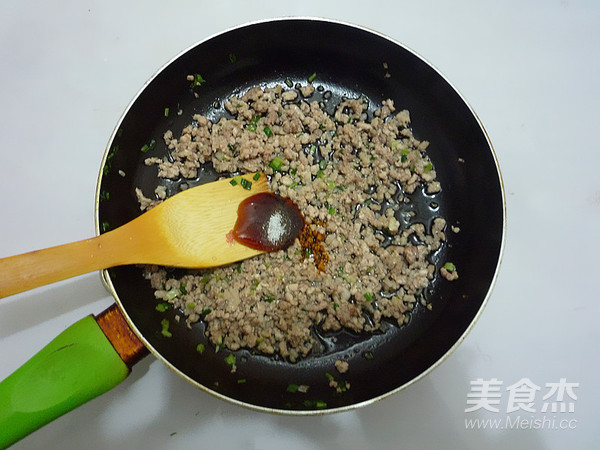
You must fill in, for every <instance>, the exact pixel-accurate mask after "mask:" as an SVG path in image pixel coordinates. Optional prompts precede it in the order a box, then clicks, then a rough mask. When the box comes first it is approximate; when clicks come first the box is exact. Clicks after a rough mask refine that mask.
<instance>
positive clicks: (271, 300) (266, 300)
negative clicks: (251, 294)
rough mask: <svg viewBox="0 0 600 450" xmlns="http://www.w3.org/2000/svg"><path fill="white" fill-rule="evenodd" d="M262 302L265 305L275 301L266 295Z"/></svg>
mask: <svg viewBox="0 0 600 450" xmlns="http://www.w3.org/2000/svg"><path fill="white" fill-rule="evenodd" d="M263 301H265V302H267V303H273V302H274V301H275V297H273V296H272V295H267V296H266V297H263Z"/></svg>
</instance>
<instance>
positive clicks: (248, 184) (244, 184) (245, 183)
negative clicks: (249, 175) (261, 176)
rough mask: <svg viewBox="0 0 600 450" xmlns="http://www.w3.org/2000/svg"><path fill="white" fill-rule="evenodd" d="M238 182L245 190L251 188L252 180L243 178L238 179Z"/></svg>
mask: <svg viewBox="0 0 600 450" xmlns="http://www.w3.org/2000/svg"><path fill="white" fill-rule="evenodd" d="M240 184H241V185H242V187H243V188H244V189H246V190H247V191H249V190H250V189H252V181H248V180H246V179H245V178H242V179H240Z"/></svg>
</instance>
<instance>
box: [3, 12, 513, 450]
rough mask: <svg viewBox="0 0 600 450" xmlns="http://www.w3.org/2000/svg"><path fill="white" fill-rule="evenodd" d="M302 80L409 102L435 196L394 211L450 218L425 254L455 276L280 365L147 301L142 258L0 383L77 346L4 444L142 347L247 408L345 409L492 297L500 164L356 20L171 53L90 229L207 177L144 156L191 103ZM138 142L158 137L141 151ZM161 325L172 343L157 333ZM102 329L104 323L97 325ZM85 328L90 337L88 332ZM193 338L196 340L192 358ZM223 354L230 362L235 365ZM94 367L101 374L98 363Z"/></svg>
mask: <svg viewBox="0 0 600 450" xmlns="http://www.w3.org/2000/svg"><path fill="white" fill-rule="evenodd" d="M190 74H200V75H201V77H202V82H201V83H192V84H191V83H190V81H188V80H187V76H188V75H190ZM308 78H311V81H312V83H313V84H314V85H315V87H316V88H317V90H316V92H315V97H314V98H315V99H317V100H319V99H321V100H322V101H323V102H324V103H327V105H334V104H335V103H337V101H339V100H341V99H342V98H346V97H354V98H357V97H359V96H363V97H364V98H366V99H367V100H368V103H369V111H368V112H369V114H372V113H373V111H374V110H375V109H376V108H377V107H378V106H380V105H381V102H382V101H383V100H385V99H387V98H391V99H393V100H394V102H395V105H396V107H397V108H398V109H408V110H409V111H410V114H411V119H412V128H413V131H414V134H415V135H416V137H417V138H418V139H422V140H423V139H425V140H428V141H430V146H429V148H428V154H429V156H430V158H431V160H432V162H433V164H434V166H435V168H436V171H437V174H438V180H439V181H440V182H441V184H442V191H441V192H440V193H437V194H433V195H429V194H427V193H425V192H423V191H417V192H416V193H415V194H413V195H412V196H411V200H412V202H411V204H410V207H409V208H410V209H411V210H412V212H411V213H410V214H408V215H402V217H399V218H400V219H401V222H402V223H403V224H405V225H408V224H409V223H412V222H420V223H424V224H425V225H426V226H430V225H431V222H432V220H433V218H434V217H437V216H442V217H445V218H446V219H447V222H448V224H449V225H453V226H457V227H459V228H460V231H459V232H458V233H454V232H450V231H449V230H448V232H447V244H446V245H445V246H444V247H443V248H442V250H440V251H439V252H437V253H436V254H434V255H431V262H432V263H433V264H435V265H436V273H438V274H439V268H440V267H441V265H443V264H444V262H445V261H452V262H453V263H454V264H455V265H456V267H457V268H458V270H459V274H460V277H459V278H458V279H457V280H455V281H453V282H449V281H447V280H445V279H443V278H442V277H440V276H439V275H436V277H435V278H434V280H433V281H432V283H431V285H430V287H429V288H427V289H426V290H425V291H424V292H423V296H422V304H421V303H419V304H418V305H417V307H416V308H415V310H414V311H413V312H412V313H411V316H410V320H409V322H408V323H407V324H405V325H403V326H401V327H399V326H397V325H394V324H392V323H391V322H390V323H384V327H383V329H382V330H381V331H380V332H377V333H375V334H360V333H352V332H349V331H339V332H335V333H322V332H320V331H319V329H318V327H317V329H315V333H316V335H317V336H318V338H319V341H320V344H321V345H320V346H319V349H318V350H317V351H315V352H313V354H311V355H309V356H308V357H306V358H305V359H303V360H301V361H299V362H296V363H290V362H286V361H284V360H282V359H280V358H277V357H273V356H267V355H261V354H255V353H253V352H252V351H250V350H247V349H241V350H238V351H235V352H231V351H229V350H227V349H215V348H214V346H212V345H211V344H210V343H209V342H208V340H207V338H206V336H205V327H204V324H203V323H202V322H198V323H196V324H194V325H192V326H191V328H190V327H188V326H187V325H186V324H185V320H181V321H180V322H178V321H177V319H176V316H178V315H179V316H182V315H183V314H182V312H181V311H175V310H172V309H171V310H167V311H164V312H161V311H158V310H156V308H155V307H156V305H157V300H155V298H154V295H153V291H152V289H151V287H150V285H149V283H148V281H147V280H145V279H144V277H143V270H144V269H143V268H142V267H138V266H121V267H116V268H113V269H109V270H107V271H104V272H103V279H104V282H105V283H106V286H107V288H108V289H109V290H110V292H111V293H112V295H113V296H114V297H115V300H116V305H118V306H113V307H111V308H109V310H107V311H105V312H104V313H102V314H100V315H99V316H98V317H97V318H96V320H94V318H86V319H84V321H82V322H85V323H84V325H81V324H80V323H78V324H76V325H77V326H78V327H79V328H78V331H77V333H71V332H70V331H69V330H67V331H66V332H65V333H66V335H65V336H62V335H61V336H59V338H57V339H58V341H57V342H53V343H51V344H49V348H47V349H44V350H42V352H41V354H42V355H43V358H44V360H43V363H40V362H39V361H38V360H36V358H38V356H39V355H38V356H36V357H34V358H33V360H32V361H33V362H31V361H30V362H29V363H27V364H26V365H25V366H24V367H23V368H21V369H19V370H18V371H17V372H16V373H15V374H13V375H11V377H9V378H8V379H7V380H5V381H4V382H3V383H2V385H0V396H2V397H3V398H7V397H5V396H8V395H11V397H12V398H13V399H14V398H16V396H15V392H16V391H19V389H18V386H19V382H20V379H23V378H26V377H30V378H31V379H29V378H28V381H33V379H34V378H33V377H35V376H38V377H39V376H40V375H41V374H40V371H41V369H40V367H43V368H44V371H43V373H45V374H47V373H51V372H52V370H46V369H47V367H52V364H57V363H56V362H55V361H53V358H56V355H63V354H65V352H67V350H68V351H71V350H72V349H74V348H79V347H81V348H84V350H82V351H81V352H80V354H79V356H78V357H79V358H84V360H85V361H86V363H85V364H82V363H79V364H75V363H74V362H73V359H72V358H69V357H68V356H64V358H63V359H64V361H61V362H60V364H64V367H62V366H61V369H60V370H63V371H65V372H66V373H67V375H66V376H68V374H69V373H70V372H71V371H75V369H74V368H73V367H75V366H76V367H77V377H78V379H80V380H85V381H79V384H78V385H77V386H70V385H69V386H62V387H59V388H54V387H50V384H49V383H50V382H49V381H48V379H47V378H48V377H46V378H44V383H46V384H47V385H48V386H47V387H46V389H49V391H51V392H57V394H56V397H57V398H58V397H60V401H58V400H56V401H55V399H53V398H42V399H39V398H37V399H31V398H29V399H27V400H26V401H23V402H21V403H22V404H24V405H25V406H23V405H21V406H19V403H18V401H17V400H15V405H17V406H14V405H13V406H12V407H10V408H8V410H7V409H6V407H2V408H4V409H0V424H2V425H4V426H3V427H0V429H2V428H3V429H5V430H6V429H7V427H6V426H5V425H6V424H12V425H11V427H12V428H13V429H16V430H17V431H16V432H14V433H13V434H12V435H11V436H8V437H7V436H4V438H3V439H4V440H2V439H0V444H4V445H8V444H10V442H13V441H14V440H16V439H19V438H20V437H22V436H24V435H25V434H27V433H28V432H30V431H31V430H32V429H34V428H35V427H37V426H41V425H43V424H44V423H47V422H48V421H49V420H52V419H53V418H55V417H57V416H58V415H60V414H62V413H64V412H66V411H67V410H69V409H70V408H73V407H76V406H77V405H78V404H81V403H83V402H85V401H87V400H88V399H90V398H92V397H94V396H95V395H99V394H100V393H102V392H103V391H105V390H107V389H109V388H110V387H112V386H113V385H115V384H116V383H118V382H119V381H120V380H122V379H123V378H124V377H125V376H126V375H127V373H128V371H129V368H130V367H131V365H133V364H134V363H135V362H136V361H137V360H138V359H139V358H141V357H142V356H144V355H145V354H146V353H147V351H148V350H149V351H150V352H151V353H153V354H154V355H155V356H156V357H157V358H159V359H160V360H161V361H163V362H164V363H165V364H166V365H167V366H168V367H170V368H171V369H173V370H174V371H175V372H176V373H178V374H179V375H181V376H183V377H184V378H185V379H187V380H188V381H189V382H191V383H192V384H194V385H195V386H197V387H199V388H201V389H203V390H205V391H207V392H209V393H211V394H213V395H215V396H217V397H220V398H222V399H225V400H228V401H231V402H233V403H236V404H239V405H242V406H246V407H249V408H252V409H256V410H261V411H269V412H278V413H287V414H299V415H301V414H317V413H325V412H337V411H343V410H347V409H350V408H355V407H359V406H362V405H365V404H367V403H370V402H373V401H375V400H377V399H380V398H382V397H385V396H388V395H391V394H393V393H394V392H397V391H399V390H401V389H403V388H404V387H406V386H407V385H409V384H411V383H412V382H414V381H415V380H417V379H419V378H421V377H423V376H424V375H426V374H427V373H428V372H430V371H431V370H432V369H433V368H434V367H435V366H437V365H438V364H440V362H441V361H443V360H444V358H446V357H447V356H448V354H450V353H451V351H452V350H453V349H455V348H456V347H457V345H459V343H460V342H461V341H462V340H463V339H464V337H465V335H466V333H467V332H468V331H469V330H470V328H471V327H472V326H473V324H474V322H475V321H476V319H477V317H478V316H479V314H480V313H481V311H482V309H483V307H484V305H485V303H486V301H487V299H488V297H489V295H490V290H491V288H492V285H493V284H494V280H495V278H496V274H497V271H498V268H499V263H500V259H501V254H502V248H503V242H504V233H505V206H504V193H503V187H502V181H501V177H500V173H499V169H498V165H497V161H496V158H495V155H494V152H493V149H492V146H491V143H490V141H489V139H488V137H487V135H486V133H485V131H484V129H483V126H482V124H481V123H480V121H479V119H478V118H477V116H476V115H475V113H474V112H473V111H472V109H471V108H470V107H469V106H468V104H467V103H466V102H465V100H464V99H463V98H462V97H461V95H460V94H459V93H458V92H457V91H456V90H455V89H454V88H453V86H452V85H451V84H450V83H449V82H448V81H447V80H446V79H445V78H444V77H443V76H442V75H441V74H440V73H439V72H438V71H437V70H436V69H435V68H433V67H432V66H431V65H430V64H428V63H427V62H426V61H424V60H423V59H422V58H421V57H420V56H418V55H416V54H415V53H414V52H412V51H411V50H409V49H407V48H406V47H404V46H403V45H401V44H399V43H397V42H394V41H393V40H390V39H389V38H387V37H385V36H382V35H380V34H378V33H376V32H373V31H369V30H366V29H364V28H361V27H357V26H352V25H348V24H344V23H340V22H334V21H329V20H321V19H312V18H288V19H277V20H269V21H264V22H256V23H251V24H247V25H244V26H240V27H238V28H234V29H231V30H228V31H225V32H223V33H221V34H218V35H215V36H213V37H211V38H209V39H207V40H205V41H203V42H200V43H199V44H197V45H194V46H193V47H191V48H189V49H188V50H186V51H184V52H183V53H181V54H180V55H178V56H177V57H175V58H174V59H173V60H171V61H170V62H168V63H167V64H166V65H165V66H164V67H163V68H162V69H161V70H160V71H159V72H158V73H157V74H156V75H155V76H154V77H153V78H152V79H151V80H150V81H148V82H147V84H146V85H145V86H144V87H143V88H142V90H141V91H140V92H139V93H138V95H137V96H136V97H135V99H134V100H133V101H132V102H131V103H130V105H129V107H128V108H127V110H126V111H125V113H124V115H123V116H122V118H121V120H120V122H119V123H118V125H117V126H116V128H115V131H114V133H113V135H112V136H111V138H110V140H109V143H108V146H107V149H106V153H105V156H104V160H103V165H102V168H101V171H100V176H99V181H98V187H97V199H96V202H97V203H96V213H97V214H96V228H97V232H98V233H102V232H104V231H107V230H108V229H111V228H115V227H117V226H120V225H122V224H124V223H126V222H128V221H130V220H132V219H133V218H135V217H136V216H137V215H139V214H140V209H139V205H138V201H137V199H136V195H135V188H136V187H139V188H141V189H142V191H143V192H144V193H145V194H146V195H147V196H150V195H152V192H153V191H154V188H155V187H156V186H157V185H158V184H159V183H160V184H162V185H164V186H165V187H166V189H167V192H168V193H169V194H174V193H176V192H177V191H178V190H180V189H182V188H183V187H184V186H182V185H183V184H186V185H187V186H193V185H196V184H201V183H204V182H209V181H213V180H215V179H216V178H217V174H215V173H214V171H213V170H211V168H210V167H203V168H202V169H201V170H200V171H199V173H198V177H197V178H196V179H193V180H188V179H179V180H158V178H157V175H156V168H155V167H148V166H146V165H145V164H144V160H145V159H146V158H147V157H149V156H157V157H161V158H162V157H168V151H167V149H166V147H165V145H164V144H163V141H162V135H163V133H164V132H165V131H167V130H173V132H174V134H175V135H177V133H179V132H180V131H181V129H182V128H183V127H185V126H186V125H188V124H189V123H190V122H191V120H192V116H193V114H196V113H201V114H204V115H206V116H207V117H209V118H210V119H212V120H218V119H219V118H220V117H223V116H227V113H226V111H225V109H224V106H223V105H224V103H225V100H226V99H227V98H228V97H230V96H231V95H241V94H243V92H245V91H246V90H247V89H248V88H250V87H253V86H261V87H266V86H272V85H274V84H284V83H290V82H291V83H292V84H296V83H300V84H302V85H304V84H306V83H307V82H308V81H307V79H308ZM193 84H195V85H193ZM326 99H328V100H327V102H325V100H326ZM327 107H329V106H327ZM330 112H331V111H330ZM150 142H155V143H156V145H151V146H148V145H147V144H148V143H150ZM149 147H150V148H149ZM142 149H143V150H147V151H142ZM427 305H430V306H429V307H427ZM165 319H166V320H168V321H169V332H170V334H171V336H170V337H166V336H165V335H164V334H163V333H161V323H162V321H164V320H165ZM96 323H100V328H98V326H97V325H96ZM99 329H101V330H103V331H104V333H97V330H99ZM90 330H93V331H90ZM69 333H71V334H69ZM90 333H91V334H94V337H92V338H89V335H90ZM96 335H97V336H96ZM104 335H107V336H108V338H109V340H110V342H111V344H108V342H109V341H108V340H106V338H105V337H104ZM84 341H85V342H86V344H85V345H83V344H81V343H82V342H84ZM80 344H81V345H80ZM198 344H203V345H204V346H205V348H206V349H207V350H206V351H204V352H201V353H200V352H198V351H197V347H198ZM113 347H114V348H113ZM115 349H116V350H117V353H115ZM117 354H118V356H115V355H117ZM230 354H231V355H233V356H234V357H235V361H236V366H237V371H236V372H235V373H232V371H231V364H230V363H231V359H230V357H229V355H230ZM84 355H85V356H84ZM99 355H100V356H99ZM228 357H229V359H228ZM336 360H345V361H347V362H348V363H349V370H348V371H347V372H346V373H344V374H340V373H338V372H337V371H336V370H335V367H334V363H335V361H336ZM98 361H103V362H98ZM123 361H124V362H123ZM104 362H106V363H107V364H108V365H109V366H110V367H109V369H104V368H101V367H104V366H105V364H104ZM228 362H229V363H228ZM87 365H90V366H91V365H93V367H94V369H89V368H87ZM90 372H91V373H90ZM42 377H43V375H42ZM332 377H333V378H335V379H336V380H337V381H339V382H340V383H342V385H344V386H345V385H346V383H349V386H350V387H349V389H347V390H345V391H344V392H337V391H336V390H335V389H333V388H332V387H331V386H330V381H331V378H332ZM90 380H91V381H90ZM63 384H68V383H66V382H65V383H63ZM80 385H81V386H80ZM299 387H300V388H299ZM70 391H77V394H76V395H75V394H73V395H71V394H69V392H70ZM58 393H60V395H59V394H58ZM48 396H49V394H47V395H46V397H48ZM17 397H18V396H17ZM30 397H31V396H30ZM50 397H51V396H50ZM63 397H65V398H67V400H65V399H64V398H63ZM61 402H62V403H61ZM40 403H43V405H40ZM59 403H60V405H59V406H57V405H58V404H59ZM40 411H43V413H40ZM11 421H12V422H11ZM28 424H29V425H28ZM31 424H33V425H31ZM3 433H4V431H0V435H2V434H3Z"/></svg>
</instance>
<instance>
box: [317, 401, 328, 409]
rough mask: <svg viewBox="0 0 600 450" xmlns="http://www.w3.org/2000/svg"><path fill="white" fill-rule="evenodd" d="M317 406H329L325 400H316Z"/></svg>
mask: <svg viewBox="0 0 600 450" xmlns="http://www.w3.org/2000/svg"><path fill="white" fill-rule="evenodd" d="M315 406H316V407H317V408H321V409H322V408H327V403H325V402H323V401H316V402H315Z"/></svg>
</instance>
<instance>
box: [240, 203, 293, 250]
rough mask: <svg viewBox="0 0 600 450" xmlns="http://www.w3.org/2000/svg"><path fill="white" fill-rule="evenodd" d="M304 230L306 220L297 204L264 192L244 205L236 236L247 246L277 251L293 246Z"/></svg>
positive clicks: (241, 204)
mask: <svg viewBox="0 0 600 450" xmlns="http://www.w3.org/2000/svg"><path fill="white" fill-rule="evenodd" d="M303 227H304V217H303V216H302V213H301V212H300V209H299V208H298V206H296V204H295V203H294V202H292V201H291V200H290V199H288V198H283V197H279V196H278V195H275V194H273V193H271V192H263V193H260V194H256V195H253V196H252V197H248V198H247V199H246V200H244V201H243V202H241V203H240V206H239V207H238V218H237V221H236V222H235V226H234V227H233V231H232V236H233V238H234V239H235V240H236V241H238V242H239V243H240V244H242V245H245V246H247V247H250V248H254V249H256V250H263V251H267V252H274V251H277V250H282V249H284V248H286V247H289V246H290V245H292V244H293V243H294V240H295V239H296V238H297V237H298V235H299V234H300V230H302V228H303Z"/></svg>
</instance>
